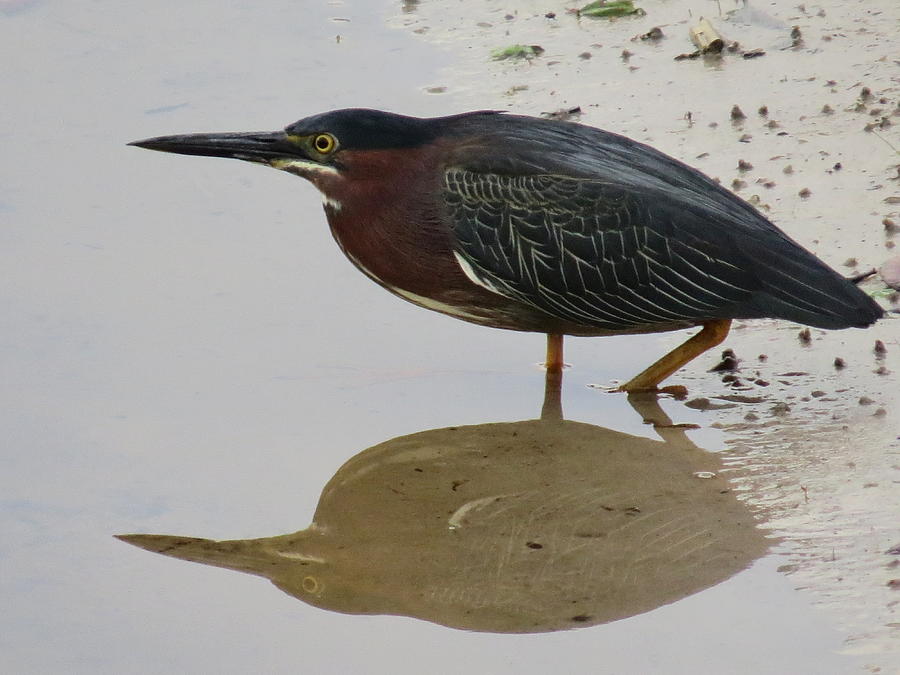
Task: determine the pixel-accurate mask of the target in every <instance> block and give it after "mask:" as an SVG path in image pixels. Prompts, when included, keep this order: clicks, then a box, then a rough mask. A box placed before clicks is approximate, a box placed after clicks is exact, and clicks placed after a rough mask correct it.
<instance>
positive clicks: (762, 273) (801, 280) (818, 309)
mask: <svg viewBox="0 0 900 675" xmlns="http://www.w3.org/2000/svg"><path fill="white" fill-rule="evenodd" d="M753 245H754V244H749V246H750V247H751V248H752V247H753ZM745 252H746V253H748V254H749V255H750V257H751V258H752V259H753V260H754V265H755V267H756V269H757V272H758V273H757V278H758V279H759V280H760V283H761V286H762V288H761V290H759V291H757V292H756V293H755V294H754V296H753V297H752V299H751V301H750V304H751V306H753V307H755V308H756V309H758V310H759V312H760V316H769V317H775V318H780V319H786V320H788V321H796V322H797V323H802V324H806V325H808V326H813V327H816V328H828V329H838V328H865V327H866V326H870V325H872V324H873V323H875V322H876V321H877V320H878V319H880V318H881V317H883V316H884V310H883V309H882V308H881V307H880V306H879V305H878V303H877V302H875V301H874V300H873V299H872V298H870V297H869V296H868V295H867V294H866V293H865V292H864V291H862V290H860V289H859V288H858V287H857V286H856V285H855V284H854V283H853V282H852V281H850V280H849V279H845V278H844V277H842V276H841V275H839V274H838V273H837V272H835V271H834V270H832V269H831V268H830V267H828V266H827V265H825V264H824V263H823V262H822V261H820V260H819V259H818V258H816V257H815V256H814V255H812V254H811V253H809V252H807V251H806V250H804V249H801V248H799V247H797V248H793V249H792V250H790V251H787V252H781V251H777V250H771V249H764V248H762V247H760V250H757V251H753V250H746V249H745Z"/></svg>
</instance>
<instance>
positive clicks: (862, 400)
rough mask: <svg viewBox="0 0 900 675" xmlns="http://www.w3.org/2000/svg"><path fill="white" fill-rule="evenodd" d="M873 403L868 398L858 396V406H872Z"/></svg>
mask: <svg viewBox="0 0 900 675" xmlns="http://www.w3.org/2000/svg"><path fill="white" fill-rule="evenodd" d="M873 403H875V401H873V400H872V399H870V398H869V397H868V396H860V397H859V404H860V405H872V404H873Z"/></svg>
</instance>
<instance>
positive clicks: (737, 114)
mask: <svg viewBox="0 0 900 675" xmlns="http://www.w3.org/2000/svg"><path fill="white" fill-rule="evenodd" d="M731 119H732V120H734V121H737V120H744V119H747V116H746V115H745V114H744V111H743V110H741V109H740V108H739V107H738V105H737V104H735V105H734V106H732V108H731Z"/></svg>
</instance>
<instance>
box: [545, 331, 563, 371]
mask: <svg viewBox="0 0 900 675" xmlns="http://www.w3.org/2000/svg"><path fill="white" fill-rule="evenodd" d="M544 367H545V368H546V369H547V372H548V373H551V372H552V373H557V372H562V369H563V336H562V335H559V334H555V333H547V360H546V361H545V362H544Z"/></svg>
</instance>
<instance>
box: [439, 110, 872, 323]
mask: <svg viewBox="0 0 900 675" xmlns="http://www.w3.org/2000/svg"><path fill="white" fill-rule="evenodd" d="M437 123H438V124H441V125H443V127H444V129H443V131H445V132H448V133H450V134H452V135H454V136H457V137H458V139H459V143H458V147H457V149H456V150H455V152H454V155H453V157H452V159H451V161H450V164H449V166H448V167H447V169H446V171H445V174H444V185H443V187H444V193H443V194H444V197H443V199H444V203H445V205H446V208H447V212H448V213H449V215H450V217H451V222H452V228H453V234H454V236H455V240H456V242H457V247H456V253H457V256H458V257H459V258H460V259H461V263H462V264H463V265H464V267H465V268H466V269H467V271H468V273H469V274H470V275H471V276H473V277H474V278H475V279H476V280H477V281H478V282H479V283H481V284H482V285H484V286H487V287H489V288H491V289H492V290H494V291H495V292H497V293H500V294H502V295H506V296H508V297H511V298H514V299H516V300H518V301H520V302H523V303H525V304H528V305H530V306H533V307H535V308H538V309H540V310H542V311H544V312H546V313H548V314H550V315H552V316H557V317H560V318H562V319H565V320H567V321H572V322H575V323H579V324H583V325H595V326H597V327H598V328H600V329H602V330H615V329H620V330H626V329H631V328H637V329H642V328H644V327H647V326H652V325H670V326H678V325H685V324H687V325H689V324H691V323H699V322H702V321H704V320H708V319H724V318H760V317H771V318H781V319H787V320H791V321H797V322H800V323H804V324H808V325H811V326H817V327H821V328H847V327H851V326H857V327H863V326H867V325H869V324H871V323H873V322H874V321H875V320H876V319H878V318H879V317H880V316H881V315H882V310H881V308H880V307H879V306H878V304H877V303H875V302H874V301H873V300H872V299H871V298H869V297H868V296H867V295H866V294H865V293H863V292H862V291H860V290H859V289H858V288H857V287H856V286H855V285H853V284H852V283H850V282H849V281H847V280H846V279H844V278H843V277H841V276H840V275H838V274H837V273H836V272H834V271H833V270H831V269H830V268H829V267H828V266H827V265H825V264H824V263H822V262H821V261H820V260H819V259H818V258H816V257H815V256H814V255H812V254H811V253H809V252H808V251H806V250H805V249H804V248H803V247H801V246H800V245H799V244H797V243H796V242H794V241H793V240H791V239H790V238H789V237H787V235H785V234H784V233H783V232H781V230H779V229H778V228H777V227H775V226H774V225H773V224H772V223H771V222H769V221H768V220H767V219H766V218H765V217H763V216H762V215H761V214H760V213H759V212H758V211H756V210H755V209H754V208H753V207H752V206H750V205H749V204H748V203H747V202H745V201H743V200H742V199H740V198H738V197H737V196H735V195H734V194H732V193H731V192H729V191H728V190H726V189H724V188H722V187H721V186H720V185H718V184H717V183H716V182H714V181H713V180H711V179H710V178H708V177H707V176H705V175H703V174H702V173H700V172H699V171H696V170H694V169H692V168H690V167H688V166H686V165H685V164H682V163H681V162H679V161H677V160H675V159H672V158H671V157H668V156H667V155H665V154H663V153H661V152H659V151H657V150H655V149H653V148H651V147H649V146H646V145H643V144H641V143H638V142H636V141H632V140H630V139H628V138H625V137H623V136H619V135H616V134H611V133H609V132H605V131H602V130H599V129H595V128H592V127H585V126H582V125H577V124H571V123H561V122H551V121H544V120H536V119H534V118H524V117H517V116H511V115H498V114H495V113H473V114H471V115H465V116H457V117H453V118H442V119H439V120H438V121H437Z"/></svg>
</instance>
